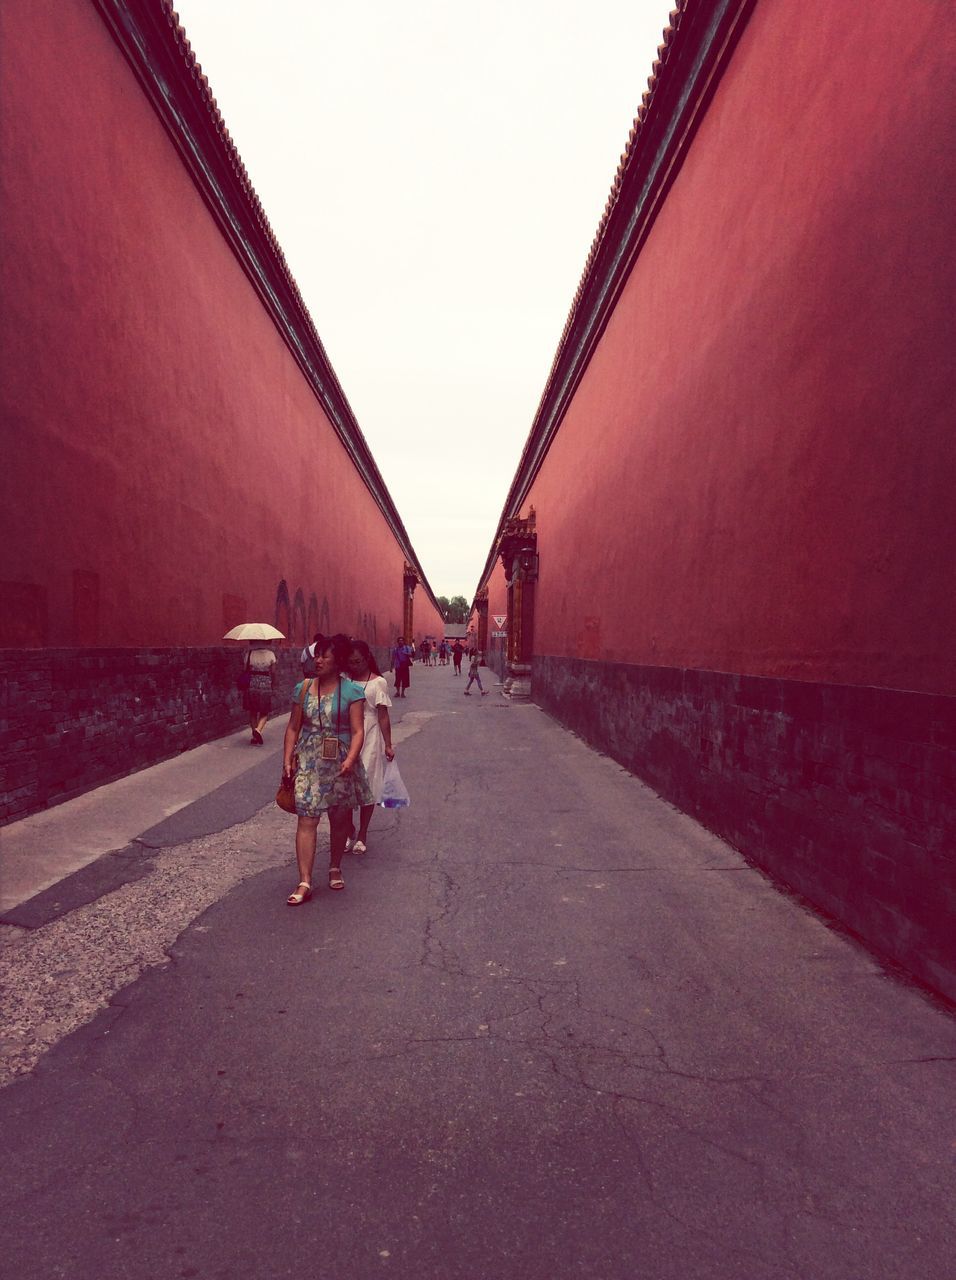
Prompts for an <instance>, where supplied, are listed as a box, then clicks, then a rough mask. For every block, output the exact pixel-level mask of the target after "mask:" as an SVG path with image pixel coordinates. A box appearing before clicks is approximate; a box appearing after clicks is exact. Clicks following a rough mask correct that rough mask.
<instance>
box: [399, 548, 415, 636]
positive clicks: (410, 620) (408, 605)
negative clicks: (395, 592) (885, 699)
mask: <svg viewBox="0 0 956 1280" xmlns="http://www.w3.org/2000/svg"><path fill="white" fill-rule="evenodd" d="M417 586H418V574H417V573H416V571H415V570H414V569H413V568H412V566H411V565H410V564H409V563H408V562H407V561H406V562H405V572H404V574H403V575H402V596H403V607H402V635H403V636H404V637H405V643H406V644H411V643H412V641H413V640H414V639H415V588H416V587H417Z"/></svg>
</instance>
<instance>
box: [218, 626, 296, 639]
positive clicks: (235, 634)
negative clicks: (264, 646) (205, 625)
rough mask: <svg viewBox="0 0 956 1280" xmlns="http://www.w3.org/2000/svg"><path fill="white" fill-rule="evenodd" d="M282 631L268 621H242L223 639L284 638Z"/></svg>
mask: <svg viewBox="0 0 956 1280" xmlns="http://www.w3.org/2000/svg"><path fill="white" fill-rule="evenodd" d="M284 639H285V636H284V635H283V634H282V632H281V631H277V630H276V629H275V627H272V626H270V625H269V623H268V622H241V623H240V624H239V626H238V627H233V629H232V630H231V631H227V632H226V634H225V635H224V636H223V640H284Z"/></svg>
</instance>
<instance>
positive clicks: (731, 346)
mask: <svg viewBox="0 0 956 1280" xmlns="http://www.w3.org/2000/svg"><path fill="white" fill-rule="evenodd" d="M834 18H835V13H834V9H833V6H832V4H830V3H829V0H775V2H774V3H772V4H770V3H758V4H757V5H756V7H755V9H754V11H753V15H752V17H751V18H750V21H749V24H748V26H747V28H746V30H745V32H744V34H743V37H742V40H741V43H740V45H739V47H738V48H737V50H736V51H735V53H734V55H733V57H732V59H731V62H730V65H729V68H728V70H727V71H726V73H725V74H724V76H723V79H722V80H721V82H720V84H719V87H718V89H717V92H716V95H715V98H714V100H713V102H712V103H711V105H710V107H709V109H708V112H707V114H706V116H705V118H704V120H703V123H702V125H701V127H700V130H699V133H698V134H697V136H696V138H695V140H694V142H693V144H692V146H691V148H690V151H689V154H688V156H687V158H686V160H685V162H684V165H683V168H682V169H681V171H680V173H679V175H678V177H677V179H676V182H675V184H674V186H673V188H672V189H671V191H670V193H669V195H668V196H667V199H666V200H665V202H664V204H663V208H662V210H661V212H660V214H659V216H658V218H657V221H656V223H655V225H654V227H653V229H652V231H651V233H650V236H649V239H648V240H647V242H646V244H645V245H644V248H643V250H642V252H641V255H640V257H639V258H638V260H637V264H636V267H635V269H634V271H633V272H632V274H631V277H630V279H629V281H628V283H627V285H626V288H625V290H624V293H623V296H622V297H621V299H620V302H619V304H618V306H617V308H616V310H615V312H614V314H613V317H612V319H611V321H610V324H609V325H608V328H607V330H606V332H605V334H604V336H603V339H602V341H601V343H600V345H599V347H598V349H597V352H596V355H595V357H594V359H593V360H592V362H591V364H590V366H589V368H588V370H587V372H586V374H585V377H584V380H583V382H582V383H581V386H580V388H579V390H578V392H577V394H576V396H575V398H574V401H573V403H572V406H571V408H570V411H569V413H568V415H567V417H566V418H565V420H564V421H563V423H562V425H561V428H560V430H559V432H558V435H557V437H556V439H555V441H554V443H553V444H552V446H551V449H550V452H549V454H548V456H547V458H546V460H545V462H544V465H543V467H542V469H541V471H540V473H539V475H538V477H537V480H536V482H535V484H534V486H533V489H532V491H531V493H530V495H529V498H528V501H527V502H526V503H525V505H524V507H523V508H522V514H523V515H526V514H527V512H528V508H529V507H530V505H532V504H533V505H534V506H535V508H536V510H537V528H538V545H539V551H540V556H541V560H540V582H539V587H538V596H537V598H538V609H537V618H536V642H535V652H536V653H538V654H543V655H567V656H576V657H582V658H590V659H602V660H605V661H621V662H629V663H642V664H648V665H652V666H671V667H695V668H708V669H715V670H719V671H731V672H746V673H751V674H758V675H772V676H782V677H793V678H797V679H800V680H812V681H832V682H838V683H846V684H868V685H880V686H887V687H894V688H902V689H912V690H925V691H936V692H949V693H952V692H956V664H954V661H953V655H954V636H956V592H954V590H953V583H954V581H956V574H954V569H956V561H954V548H956V500H954V494H956V434H954V432H953V428H952V405H953V402H954V394H953V393H954V389H956V388H954V362H953V359H952V353H953V350H954V332H953V325H952V300H953V297H954V296H956V290H954V287H953V286H954V279H953V263H954V255H953V251H952V210H953V208H954V207H956V182H954V157H956V138H954V137H953V121H954V113H953V111H952V103H951V101H948V102H947V86H949V85H951V79H950V74H951V67H952V63H953V56H954V52H956V50H954V23H956V11H954V9H953V7H952V6H950V5H941V4H939V3H936V2H935V0H914V3H913V4H911V5H908V6H906V7H905V12H904V11H903V10H901V8H900V6H899V5H897V4H893V3H890V2H889V0H874V2H873V3H870V4H866V5H863V6H860V7H859V8H858V9H857V10H855V11H854V17H853V22H852V24H850V25H849V26H847V25H846V24H845V23H842V22H835V21H834Z"/></svg>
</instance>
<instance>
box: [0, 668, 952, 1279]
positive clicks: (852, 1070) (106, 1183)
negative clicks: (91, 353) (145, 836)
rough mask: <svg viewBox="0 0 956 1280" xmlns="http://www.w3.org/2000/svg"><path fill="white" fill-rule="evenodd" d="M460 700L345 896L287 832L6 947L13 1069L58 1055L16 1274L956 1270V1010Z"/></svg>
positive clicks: (562, 738)
mask: <svg viewBox="0 0 956 1280" xmlns="http://www.w3.org/2000/svg"><path fill="white" fill-rule="evenodd" d="M460 691H461V682H460V681H459V682H456V681H455V680H454V678H453V676H452V675H451V672H450V670H449V671H446V670H443V669H441V668H437V669H434V670H432V671H427V672H426V671H421V670H417V671H416V673H415V677H413V696H412V698H411V699H409V700H408V701H407V703H406V704H403V705H402V708H401V709H402V710H403V711H404V712H405V713H406V733H407V736H406V737H405V740H404V741H403V742H402V744H401V747H400V753H399V754H400V760H401V763H402V768H403V772H404V774H405V776H406V780H407V781H408V783H409V787H410V790H411V792H412V796H413V801H414V803H413V806H412V808H411V809H409V810H408V811H406V812H403V813H381V814H379V815H377V816H376V821H375V825H374V826H373V829H372V831H373V839H372V842H371V844H370V851H369V853H368V855H367V856H366V857H365V858H364V859H361V860H360V859H352V860H351V861H350V862H349V864H348V865H347V867H346V878H347V881H348V888H347V890H346V892H345V893H339V894H332V893H329V892H328V891H327V890H324V891H322V892H320V893H318V894H317V895H316V897H315V899H314V900H313V901H312V902H311V903H309V904H307V905H306V906H304V907H302V908H300V909H296V910H292V909H289V908H287V907H286V906H285V905H284V898H285V895H286V893H287V892H288V891H289V890H290V889H291V888H292V884H293V881H294V879H295V873H294V871H293V869H292V864H291V857H290V852H289V850H290V836H291V822H290V820H289V819H287V818H286V817H285V816H284V815H282V814H281V813H280V812H279V811H278V810H276V809H274V808H265V809H263V810H262V811H261V812H259V813H257V814H255V815H254V816H253V817H251V818H246V819H245V820H244V821H242V822H241V823H240V825H237V826H234V827H230V828H226V829H224V830H221V831H218V832H212V833H208V834H201V835H198V836H196V837H195V838H191V839H189V840H187V841H186V842H185V843H182V844H177V845H173V846H170V847H166V848H157V849H154V850H152V851H151V854H150V866H149V868H148V869H147V870H146V871H145V873H144V874H142V875H140V876H139V878H136V879H131V880H129V881H128V882H127V883H124V884H121V885H120V886H119V887H117V888H113V889H111V890H110V891H109V892H107V893H105V894H104V895H103V896H101V897H99V898H96V899H94V900H93V901H89V902H86V903H83V904H80V905H78V906H76V907H75V909H73V910H70V911H67V912H65V913H62V914H60V915H58V916H57V917H56V918H53V919H51V920H50V921H49V923H47V924H44V925H42V927H39V928H34V929H30V930H24V931H22V932H19V931H18V932H17V933H16V935H15V936H16V941H15V942H14V943H12V944H11V945H9V946H7V947H5V948H4V949H3V951H2V952H0V962H2V966H3V967H4V968H5V969H6V970H7V975H8V977H9V978H10V979H11V980H12V982H13V983H15V984H16V992H17V1001H16V1006H15V1010H14V1017H13V1019H12V1021H11V1026H12V1028H13V1033H12V1035H11V1036H10V1037H9V1038H8V1040H7V1042H6V1043H5V1044H4V1045H3V1046H0V1049H2V1051H3V1052H2V1053H0V1063H5V1064H6V1069H7V1072H8V1074H10V1073H12V1072H16V1071H26V1070H27V1068H28V1067H29V1065H30V1061H31V1055H33V1057H35V1055H36V1054H37V1053H38V1052H39V1051H40V1050H42V1048H44V1047H45V1046H46V1044H48V1043H49V1044H52V1045H53V1047H52V1048H50V1049H49V1050H48V1051H47V1052H46V1053H45V1054H44V1056H42V1057H41V1058H40V1060H39V1064H38V1066H37V1067H36V1069H35V1070H33V1071H32V1072H28V1073H27V1074H25V1075H22V1076H21V1077H20V1078H19V1079H17V1080H16V1081H15V1082H14V1083H12V1084H10V1085H9V1086H8V1087H7V1088H5V1089H4V1090H3V1091H2V1092H0V1126H2V1129H3V1132H4V1150H3V1155H2V1157H0V1188H2V1204H3V1209H2V1224H0V1225H2V1227H3V1238H4V1256H5V1261H6V1266H7V1268H8V1270H9V1274H11V1275H16V1276H18V1277H22V1278H23V1280H30V1278H32V1277H44V1280H47V1278H48V1277H51V1276H68V1277H73V1278H85V1277H91V1278H92V1277H98V1278H99V1277H102V1278H103V1280H111V1278H113V1277H135V1278H136V1280H140V1278H141V1277H151V1278H152V1277H155V1278H156V1280H161V1278H162V1280H165V1278H166V1277H179V1276H182V1277H193V1276H195V1277H200V1276H201V1277H218V1278H220V1280H225V1278H226V1277H236V1278H240V1277H241V1278H243V1280H250V1278H251V1280H258V1278H260V1277H262V1278H263V1280H265V1278H266V1277H269V1278H271V1277H286V1276H289V1277H293V1276H294V1277H321V1278H322V1280H325V1278H326V1277H328V1278H329V1280H332V1278H333V1277H334V1278H335V1280H364V1278H365V1277H378V1276H386V1277H387V1276H392V1277H402V1278H403V1280H404V1278H405V1277H409V1278H411V1277H416V1278H418V1277H423V1278H432V1277H434V1278H435V1280H457V1278H458V1277H462V1278H468V1280H478V1278H482V1280H484V1277H489V1276H494V1277H499V1276H500V1277H510V1276H520V1277H522V1280H539V1278H540V1280H555V1278H556V1277H576V1276H581V1277H584V1276H587V1277H601V1278H602V1280H605V1278H606V1280H618V1278H621V1280H624V1278H627V1280H636V1278H637V1277H640V1278H641V1280H670V1278H671V1277H673V1278H674V1280H678V1278H679V1280H723V1278H724V1277H726V1278H727V1280H730V1278H731V1277H733V1278H734V1280H741V1277H744V1278H750V1277H752V1278H753V1280H776V1278H777V1277H780V1278H781V1280H782V1278H784V1277H786V1278H793V1277H800V1278H801V1280H803V1278H806V1280H884V1278H886V1280H889V1278H890V1277H893V1278H899V1280H912V1278H914V1277H919V1278H920V1280H944V1278H947V1280H948V1278H949V1277H952V1276H953V1274H954V1271H956V1267H954V1262H953V1258H954V1250H953V1240H954V1238H956V1235H954V1226H956V1222H954V1206H956V1174H954V1157H956V1132H954V1123H953V1115H954V1106H953V1103H954V1092H956V1091H954V1072H956V1024H954V1020H953V1018H952V1016H951V1014H950V1013H948V1012H946V1011H944V1010H941V1009H939V1008H937V1007H934V1006H933V1005H932V1004H931V1003H929V1002H928V1001H927V1000H926V999H925V998H924V997H923V996H922V995H921V994H920V993H918V992H917V991H914V990H912V989H910V988H907V987H905V986H902V985H901V984H899V983H898V982H897V981H896V980H894V979H893V978H891V977H889V976H887V975H886V974H884V973H883V972H882V971H881V970H880V968H879V967H878V966H877V965H876V964H875V963H874V962H873V961H872V960H871V959H870V958H869V957H868V956H867V955H866V954H865V953H863V952H861V951H860V950H858V949H857V948H855V947H854V946H853V945H852V944H851V943H849V942H847V941H846V940H844V939H843V938H841V937H839V936H837V935H836V934H834V933H833V932H831V931H830V930H829V929H828V928H827V927H826V926H825V925H824V924H823V923H821V922H820V921H818V920H817V919H815V918H814V917H813V916H812V915H810V914H808V913H807V912H805V911H804V910H803V909H802V908H801V907H800V906H799V905H797V904H795V903H794V902H792V901H790V900H789V899H787V898H786V897H783V896H782V895H780V894H779V893H777V892H776V891H775V890H774V889H773V888H772V887H771V886H770V885H769V884H768V882H767V881H766V880H765V879H764V878H763V877H762V876H761V875H760V874H759V873H757V872H755V871H753V870H751V869H749V868H748V867H747V866H746V864H744V863H743V862H742V861H741V859H740V858H739V857H738V856H737V855H736V854H735V853H734V852H733V851H732V850H730V849H729V848H728V847H727V846H725V845H723V844H722V843H721V842H720V841H718V840H716V839H715V838H713V837H712V836H710V835H708V834H707V833H706V832H704V831H702V830H701V829H700V828H699V827H698V826H696V825H695V824H694V823H693V822H692V821H690V820H689V819H688V818H686V817H684V816H683V815H681V814H679V813H677V812H676V811H674V810H673V809H671V808H670V807H669V806H667V805H666V804H664V803H662V802H661V801H660V800H659V799H657V798H656V797H655V796H654V795H653V793H651V792H649V791H648V790H647V789H646V788H644V787H643V786H641V784H640V783H638V782H637V781H636V780H635V779H633V778H631V777H629V776H628V775H627V774H625V773H624V772H623V771H622V770H621V769H619V768H618V767H617V766H616V765H614V764H613V763H611V762H610V761H608V760H606V759H604V758H602V757H600V756H598V755H596V754H595V753H593V752H591V751H589V750H588V749H587V748H586V747H584V746H583V745H582V744H581V743H580V742H578V741H577V740H576V739H575V738H574V737H572V736H571V735H570V734H568V733H566V732H565V731H563V730H561V729H560V728H558V727H557V726H556V725H555V724H554V723H553V722H552V721H550V720H548V718H547V717H545V716H544V715H543V714H542V713H541V712H540V711H539V710H537V709H536V708H533V707H515V706H511V705H509V704H507V703H505V702H504V701H503V700H502V699H501V698H500V697H499V696H498V694H497V693H495V694H494V695H493V696H491V697H488V698H485V699H479V698H471V699H469V700H467V701H466V700H465V699H463V698H462V697H461V692H460ZM413 712H414V713H415V716H416V717H417V718H414V719H413V718H411V715H412V713H413ZM412 729H416V730H417V732H414V733H411V732H408V731H410V730H412ZM220 798H221V797H220ZM187 819H188V815H183V818H182V820H184V821H185V820H187ZM207 825H208V824H207ZM124 983H126V984H128V985H123V984H124ZM63 993H65V996H64V995H63ZM107 1002H108V1003H107ZM98 1005H100V1006H103V1005H105V1007H102V1008H101V1009H100V1011H99V1012H95V1010H96V1008H97V1006H98ZM71 1010H73V1011H76V1010H79V1013H78V1014H77V1015H76V1016H78V1017H79V1018H80V1020H82V1018H90V1020H88V1021H86V1022H84V1023H83V1025H81V1026H78V1027H77V1029H75V1030H73V1031H72V1033H71V1034H69V1035H67V1036H66V1037H65V1038H63V1039H60V1038H59V1037H60V1036H61V1034H62V1033H63V1032H64V1031H65V1030H68V1029H69V1028H70V1026H71V1025H72V1024H71V1022H70V1011H71ZM91 1015H92V1016H91ZM45 1024H49V1025H45Z"/></svg>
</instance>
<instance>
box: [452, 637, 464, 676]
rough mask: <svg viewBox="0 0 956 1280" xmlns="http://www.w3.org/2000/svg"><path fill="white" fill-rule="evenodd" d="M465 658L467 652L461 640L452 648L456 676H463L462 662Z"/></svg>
mask: <svg viewBox="0 0 956 1280" xmlns="http://www.w3.org/2000/svg"><path fill="white" fill-rule="evenodd" d="M464 656H465V650H464V649H463V648H462V643H461V641H460V640H456V641H455V643H454V644H453V645H452V647H451V660H452V663H453V664H454V667H455V675H456V676H460V675H461V660H462V658H463V657H464Z"/></svg>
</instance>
